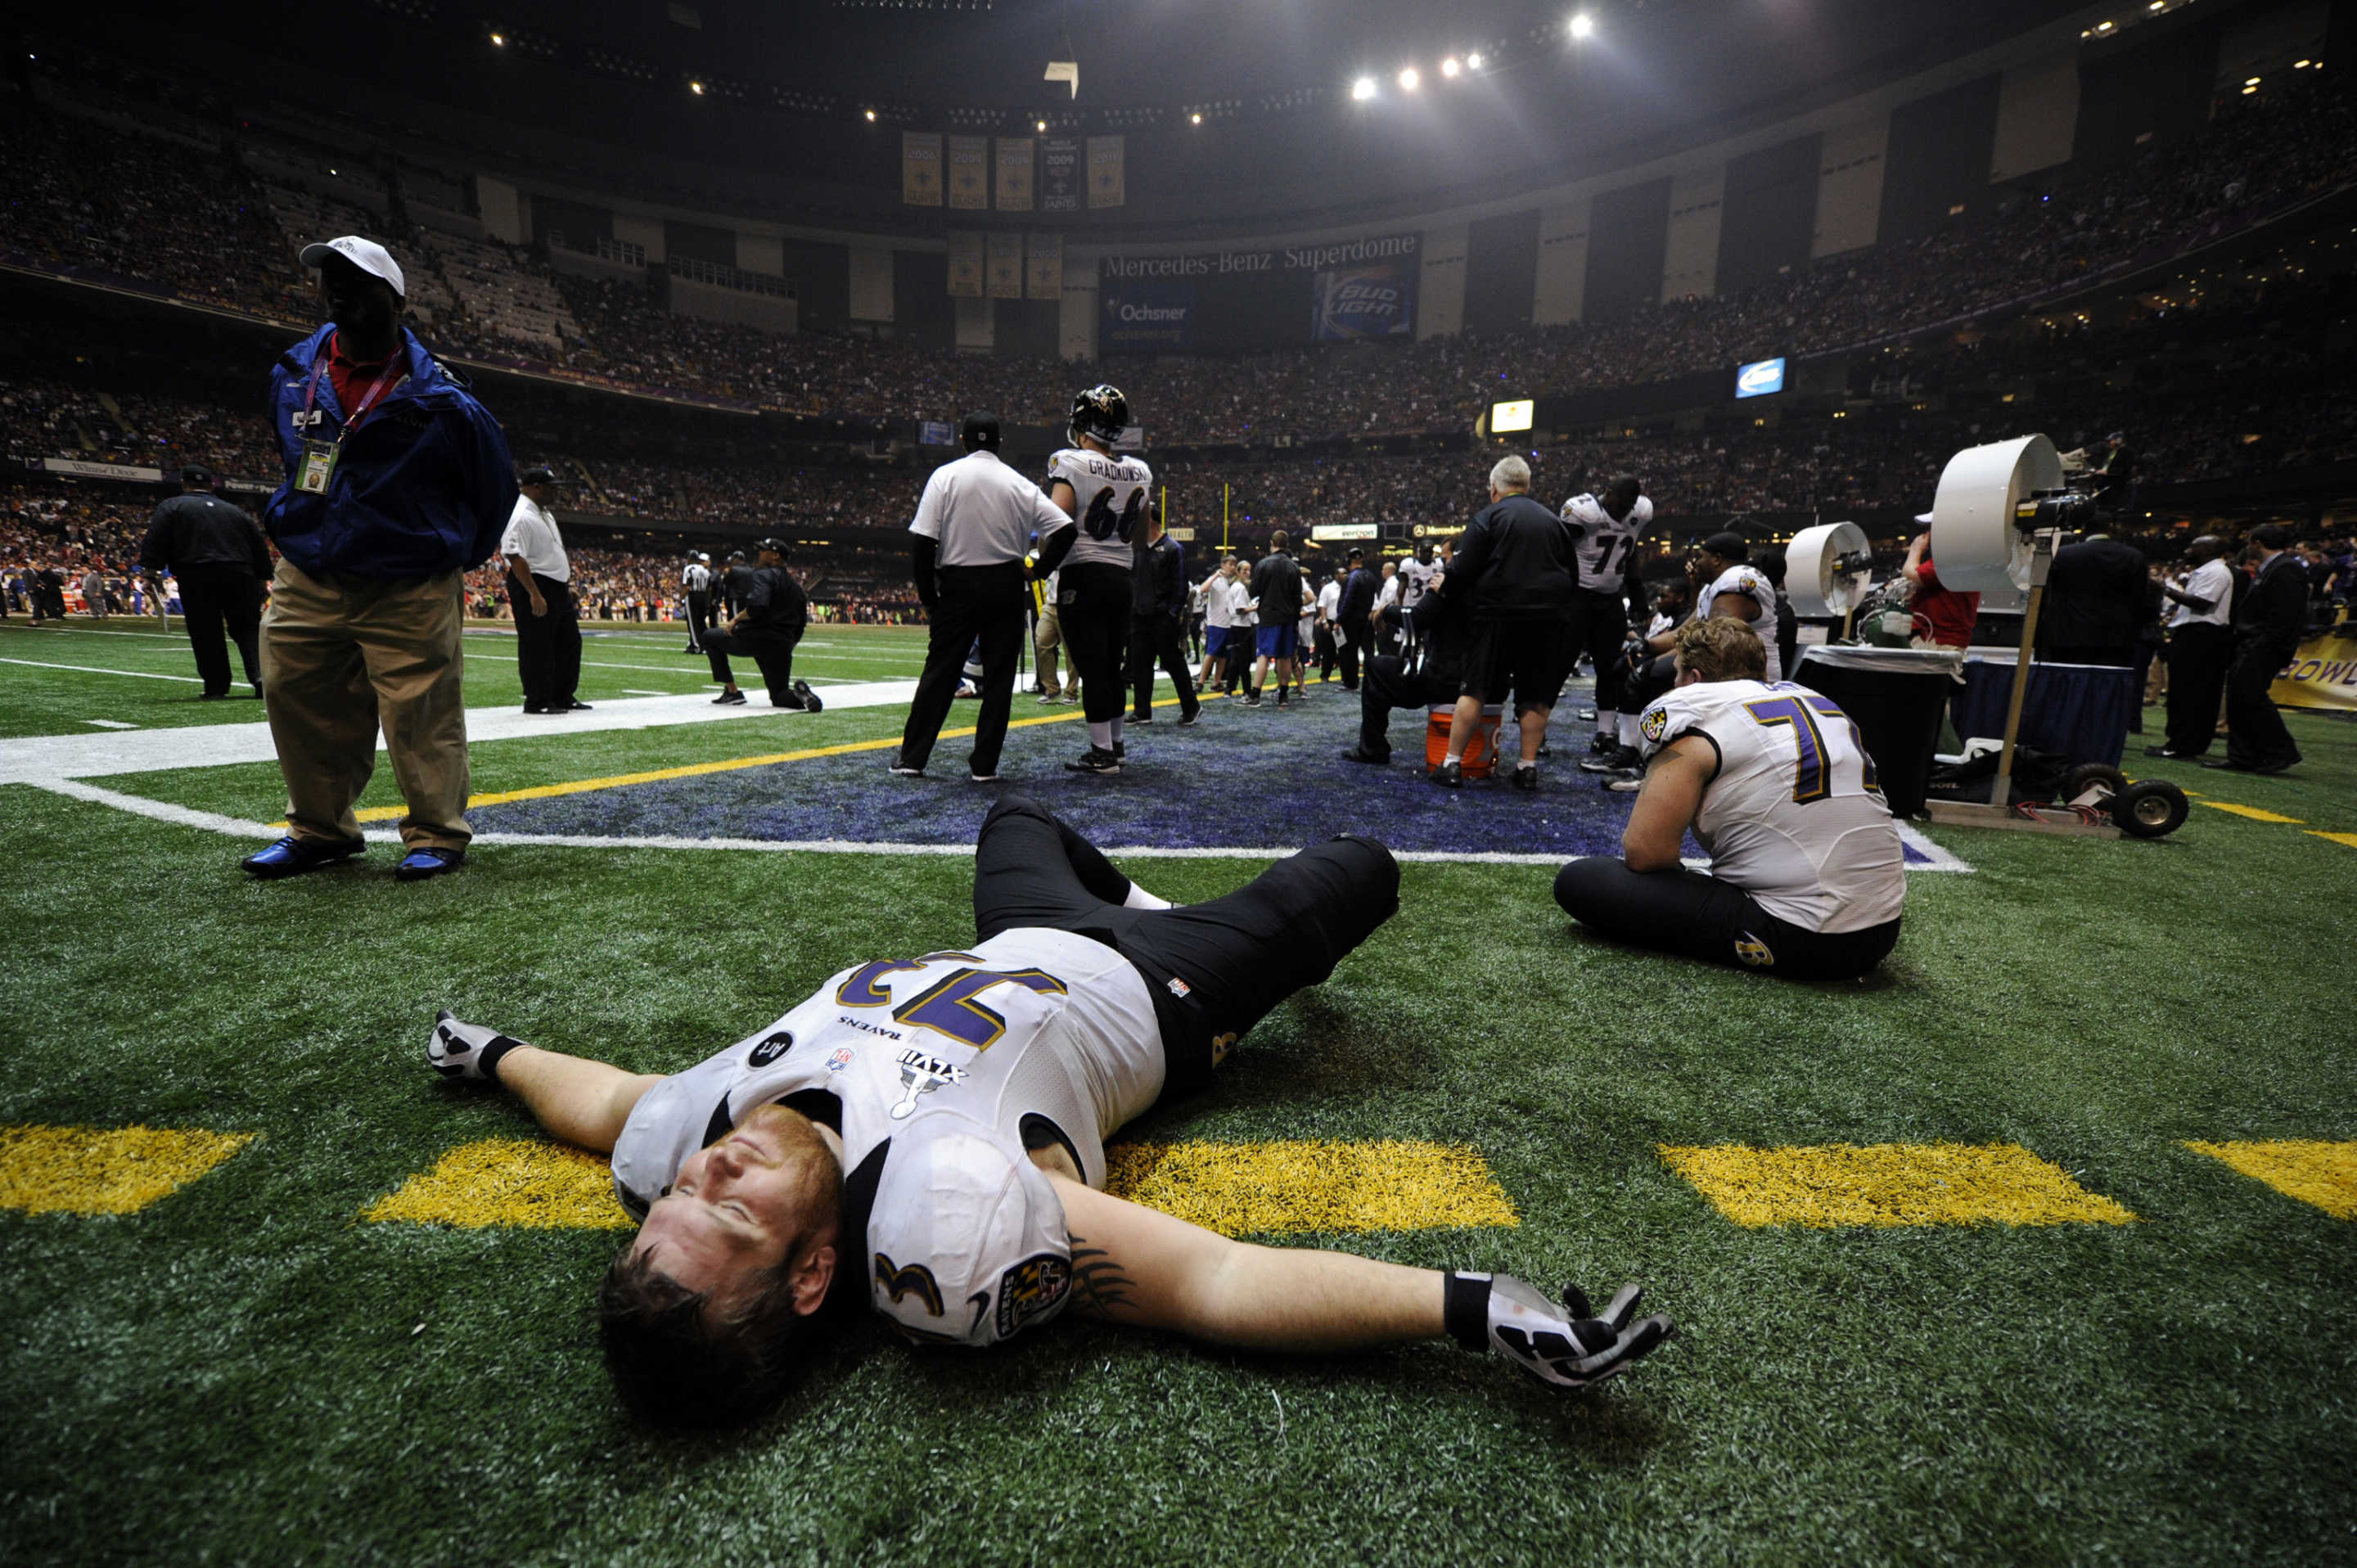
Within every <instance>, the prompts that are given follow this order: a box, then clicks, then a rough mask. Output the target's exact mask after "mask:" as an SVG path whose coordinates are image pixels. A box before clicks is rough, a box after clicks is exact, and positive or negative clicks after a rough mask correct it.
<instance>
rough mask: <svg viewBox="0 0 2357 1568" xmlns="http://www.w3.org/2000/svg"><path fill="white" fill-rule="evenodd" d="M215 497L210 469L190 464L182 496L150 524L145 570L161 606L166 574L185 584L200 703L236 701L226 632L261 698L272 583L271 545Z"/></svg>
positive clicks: (185, 623) (185, 625)
mask: <svg viewBox="0 0 2357 1568" xmlns="http://www.w3.org/2000/svg"><path fill="white" fill-rule="evenodd" d="M212 489H213V476H212V473H211V471H210V469H207V468H203V467H198V466H197V465H194V464H191V465H189V466H188V467H185V468H183V469H181V470H180V490H181V493H180V494H178V495H177V496H175V497H173V498H172V499H170V500H167V501H166V502H165V503H164V504H163V505H161V506H159V507H157V508H156V512H155V515H154V516H153V517H152V518H150V519H149V520H148V523H147V541H146V543H145V546H144V547H143V548H142V549H141V550H140V552H139V569H140V570H141V571H142V572H144V573H145V574H146V577H147V581H148V582H149V583H150V584H151V585H154V587H155V590H156V597H157V599H158V600H159V601H160V600H161V599H162V597H163V591H164V588H163V576H164V574H165V573H166V572H170V573H171V574H172V575H174V576H176V577H178V579H179V583H180V613H181V616H182V618H183V619H182V623H181V629H182V630H184V631H186V632H187V633H188V646H189V648H190V649H191V650H194V652H195V653H196V656H197V674H198V675H199V677H200V678H201V679H202V680H203V682H204V688H203V690H202V691H201V692H199V693H198V694H199V697H200V698H202V699H204V700H207V701H211V702H219V701H221V699H223V698H225V697H227V696H228V695H229V682H230V673H229V650H227V649H226V648H224V647H223V646H222V644H221V633H222V631H223V630H224V629H226V630H227V631H228V633H229V638H230V640H231V641H232V642H234V643H236V644H237V651H238V655H239V657H240V658H241V659H242V660H244V662H245V679H246V682H247V684H249V685H251V686H252V687H253V694H254V695H255V696H257V697H259V696H260V695H262V659H261V650H260V645H259V633H260V630H261V627H262V597H263V594H264V585H265V584H267V583H268V582H269V581H270V570H271V568H270V545H269V543H268V542H266V541H265V540H264V538H263V537H262V530H261V529H260V528H259V527H257V526H256V525H255V523H254V521H253V519H252V518H250V517H248V516H246V514H245V512H244V510H243V509H242V508H239V507H235V506H231V504H230V503H229V502H227V501H225V500H222V499H221V498H220V497H218V496H216V495H214V494H213V493H212Z"/></svg>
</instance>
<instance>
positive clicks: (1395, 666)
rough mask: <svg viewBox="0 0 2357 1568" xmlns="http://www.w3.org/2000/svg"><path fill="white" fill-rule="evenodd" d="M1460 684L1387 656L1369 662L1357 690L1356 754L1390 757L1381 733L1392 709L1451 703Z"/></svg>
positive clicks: (1454, 678)
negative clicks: (1357, 750) (1357, 747)
mask: <svg viewBox="0 0 2357 1568" xmlns="http://www.w3.org/2000/svg"><path fill="white" fill-rule="evenodd" d="M1462 684H1463V682H1461V681H1460V680H1459V679H1458V677H1457V676H1456V675H1454V674H1451V673H1448V672H1446V671H1420V670H1416V669H1415V668H1412V667H1411V666H1410V665H1409V664H1408V662H1407V660H1405V659H1400V658H1395V657H1394V656H1393V655H1391V654H1388V653H1385V654H1381V655H1378V656H1377V657H1375V658H1373V659H1370V660H1367V673H1366V679H1365V680H1364V681H1363V682H1361V683H1360V686H1359V750H1360V751H1361V753H1364V754H1365V755H1367V756H1371V757H1389V756H1390V755H1391V754H1392V743H1391V741H1390V739H1389V738H1388V737H1387V736H1385V735H1384V734H1383V731H1384V729H1385V728H1386V727H1388V725H1390V723H1391V716H1392V710H1393V709H1394V708H1430V707H1431V706H1432V705H1433V704H1434V703H1455V702H1456V701H1457V693H1458V687H1459V686H1460V685H1462Z"/></svg>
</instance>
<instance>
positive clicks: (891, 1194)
mask: <svg viewBox="0 0 2357 1568" xmlns="http://www.w3.org/2000/svg"><path fill="white" fill-rule="evenodd" d="M1162 1079H1163V1058H1162V1044H1161V1032H1160V1029H1159V1028H1158V1026H1157V1025H1156V1022H1155V1017H1154V1003H1153V999H1152V997H1151V996H1150V995H1149V994H1148V993H1147V992H1146V981H1145V978H1144V977H1143V976H1141V975H1140V974H1139V973H1138V972H1137V971H1136V970H1135V968H1134V967H1132V966H1131V964H1130V962H1129V961H1128V960H1127V959H1125V958H1124V957H1122V956H1121V954H1120V953H1118V952H1115V951H1114V950H1113V949H1112V948H1109V947H1106V946H1105V945H1103V943H1101V942H1095V941H1092V940H1089V939H1088V938H1086V937H1080V936H1074V935H1072V934H1071V932H1069V931H1057V930H1044V929H1023V930H1014V931H1006V932H1003V933H1001V934H1000V935H998V936H996V937H993V938H992V939H991V940H988V941H986V942H980V943H977V944H975V946H974V948H972V949H971V950H965V951H960V952H936V953H927V954H926V955H925V956H924V957H922V958H919V959H911V960H909V961H890V960H887V961H880V962H876V963H866V964H861V965H860V966H858V967H857V968H856V969H846V970H844V971H842V972H840V973H838V974H836V975H834V977H833V978H832V979H830V980H829V981H828V982H827V983H825V984H824V985H823V986H822V987H820V988H819V991H818V993H816V994H815V995H813V996H812V997H811V998H810V999H809V1000H808V1001H805V1002H804V1003H802V1004H801V1005H800V1006H798V1007H796V1008H794V1009H793V1010H792V1011H791V1012H790V1013H788V1014H786V1015H785V1016H783V1017H781V1018H780V1019H778V1020H777V1021H776V1022H775V1023H772V1024H770V1025H769V1026H767V1027H766V1028H763V1029H761V1030H759V1031H758V1032H757V1033H755V1034H753V1035H750V1036H747V1037H746V1038H745V1039H742V1040H739V1041H738V1042H737V1044H735V1045H733V1046H731V1047H728V1048H727V1049H726V1050H725V1051H722V1052H721V1053H720V1054H719V1055H717V1056H716V1057H713V1058H710V1059H708V1060H706V1061H705V1062H703V1063H702V1064H700V1065H699V1066H696V1067H693V1068H690V1069H688V1070H687V1071H685V1072H683V1073H677V1074H674V1075H673V1076H672V1077H670V1078H667V1079H663V1080H662V1082H661V1083H659V1084H657V1085H656V1086H655V1087H654V1088H653V1089H651V1090H648V1091H647V1093H646V1094H645V1095H644V1096H643V1097H641V1098H640V1101H639V1102H638V1105H637V1106H636V1107H635V1108H634V1109H633V1110H632V1111H631V1112H630V1120H629V1122H627V1123H626V1124H625V1125H624V1127H623V1129H622V1135H621V1136H620V1138H619V1139H618V1140H616V1142H615V1144H614V1191H615V1196H616V1197H619V1199H620V1200H621V1203H622V1207H623V1208H627V1209H629V1210H630V1213H632V1214H633V1215H636V1216H639V1217H640V1218H643V1217H644V1216H645V1214H646V1212H647V1208H648V1206H649V1205H651V1203H652V1202H653V1201H654V1200H655V1199H656V1198H657V1197H661V1196H662V1193H663V1192H664V1191H665V1190H666V1189H667V1188H668V1187H670V1185H671V1183H672V1181H673V1178H674V1177H675V1176H677V1175H678V1174H679V1167H680V1166H681V1165H683V1164H684V1163H685V1162H686V1160H687V1158H688V1156H689V1155H693V1154H694V1153H695V1152H696V1151H697V1150H698V1149H701V1148H703V1147H704V1146H705V1144H709V1143H711V1142H712V1141H714V1140H715V1139H716V1138H718V1137H720V1136H722V1135H723V1134H724V1133H726V1132H727V1131H728V1129H729V1128H731V1127H733V1126H735V1125H736V1124H737V1122H739V1121H740V1120H742V1119H743V1118H744V1117H745V1116H747V1115H748V1114H749V1113H750V1112H752V1111H754V1110H755V1109H756V1108H757V1107H759V1106H762V1105H768V1104H771V1103H774V1102H775V1101H780V1100H784V1099H786V1098H788V1097H789V1096H791V1095H797V1094H802V1093H806V1092H808V1091H810V1090H820V1091H823V1092H824V1093H828V1094H832V1095H833V1096H834V1098H835V1100H836V1101H837V1103H838V1104H839V1105H840V1106H841V1107H842V1125H841V1127H840V1129H839V1131H840V1132H841V1133H842V1134H843V1166H844V1171H845V1182H844V1236H843V1239H842V1240H841V1242H840V1244H839V1250H840V1251H841V1252H842V1260H841V1262H839V1263H838V1265H837V1267H838V1269H839V1270H840V1269H850V1270H855V1271H856V1273H857V1274H858V1275H859V1276H861V1277H864V1278H865V1279H866V1284H867V1289H868V1297H869V1300H870V1302H871V1303H872V1304H873V1305H874V1306H875V1308H876V1310H877V1312H879V1313H881V1314H883V1315H884V1316H886V1317H888V1318H890V1319H891V1320H892V1322H893V1324H894V1325H895V1326H897V1327H899V1329H900V1330H901V1331H902V1332H903V1333H904V1334H906V1335H908V1336H909V1337H911V1338H914V1339H922V1340H931V1341H943V1342H948V1343H954V1344H964V1345H987V1344H991V1343H994V1342H995V1341H997V1340H1000V1339H1006V1338H1008V1337H1012V1336H1013V1335H1014V1334H1016V1333H1017V1331H1019V1330H1020V1329H1022V1328H1024V1327H1025V1326H1028V1325H1030V1324H1032V1323H1037V1322H1041V1321H1044V1320H1045V1319H1047V1318H1049V1317H1052V1316H1055V1315H1056V1313H1057V1312H1059V1311H1060V1310H1061V1309H1062V1307H1063V1305H1064V1298H1065V1295H1066V1294H1067V1292H1068V1290H1069V1289H1070V1286H1071V1240H1070V1238H1069V1237H1068V1235H1067V1234H1066V1232H1065V1230H1064V1210H1063V1205H1062V1204H1061V1203H1060V1201H1059V1200H1058V1198H1057V1197H1056V1192H1055V1188H1054V1187H1052V1186H1051V1185H1050V1184H1049V1180H1048V1177H1047V1176H1046V1174H1045V1173H1044V1172H1042V1171H1041V1170H1040V1169H1039V1166H1037V1165H1033V1164H1032V1163H1031V1160H1030V1158H1029V1156H1028V1150H1030V1149H1035V1148H1047V1147H1050V1146H1060V1147H1061V1148H1063V1149H1064V1150H1065V1151H1067V1152H1068V1153H1069V1154H1070V1155H1071V1157H1072V1163H1073V1164H1074V1165H1077V1166H1078V1167H1079V1168H1080V1171H1081V1174H1082V1177H1083V1178H1084V1179H1085V1180H1086V1181H1087V1182H1088V1183H1089V1185H1090V1186H1092V1187H1102V1186H1103V1185H1104V1175H1105V1163H1104V1138H1105V1135H1106V1134H1107V1133H1111V1132H1113V1131H1114V1129H1115V1128H1117V1127H1119V1126H1120V1125H1121V1124H1122V1123H1123V1122H1126V1121H1128V1120H1129V1119H1130V1118H1131V1117H1133V1116H1135V1115H1137V1114H1138V1113H1139V1112H1142V1111H1144V1110H1145V1109H1146V1107H1147V1106H1149V1105H1151V1104H1153V1103H1154V1100H1155V1097H1156V1096H1157V1095H1158V1094H1160V1093H1161V1092H1162ZM863 1214H864V1216H865V1220H864V1225H865V1232H866V1233H865V1235H861V1234H859V1233H858V1232H859V1228H860V1226H861V1224H862V1216H863Z"/></svg>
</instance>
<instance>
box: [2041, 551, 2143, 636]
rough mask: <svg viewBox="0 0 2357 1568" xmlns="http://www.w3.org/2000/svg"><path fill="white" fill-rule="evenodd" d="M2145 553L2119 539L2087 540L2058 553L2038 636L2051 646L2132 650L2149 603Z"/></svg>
mask: <svg viewBox="0 0 2357 1568" xmlns="http://www.w3.org/2000/svg"><path fill="white" fill-rule="evenodd" d="M2146 582H2147V573H2146V571H2145V561H2144V552H2143V551H2141V550H2138V549H2137V548H2136V546H2135V545H2133V544H2123V543H2121V542H2119V541H2118V540H2116V539H2087V540H2082V541H2081V542H2078V543H2076V544H2066V545H2064V546H2063V547H2062V548H2061V549H2060V550H2058V551H2056V552H2055V553H2054V564H2053V566H2052V568H2051V569H2050V570H2049V572H2048V573H2047V576H2046V599H2045V603H2044V605H2043V606H2042V607H2040V611H2039V617H2038V640H2039V642H2040V645H2041V646H2043V647H2047V648H2126V647H2127V646H2129V645H2130V644H2132V643H2134V642H2135V641H2136V624H2137V617H2138V615H2139V613H2140V612H2141V610H2142V609H2143V607H2144V603H2145V584H2146Z"/></svg>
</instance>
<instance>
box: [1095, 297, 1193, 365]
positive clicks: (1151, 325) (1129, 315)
mask: <svg viewBox="0 0 2357 1568" xmlns="http://www.w3.org/2000/svg"><path fill="white" fill-rule="evenodd" d="M1103 301H1104V303H1103V310H1104V320H1103V323H1102V324H1101V325H1100V326H1099V328H1098V329H1097V344H1098V347H1099V348H1100V349H1102V350H1103V351H1104V352H1106V353H1113V354H1122V353H1127V354H1183V353H1185V352H1186V351H1187V350H1188V349H1190V348H1192V347H1193V346H1194V339H1195V332H1194V327H1195V285H1193V284H1191V283H1186V282H1178V281H1172V280H1166V279H1154V280H1150V281H1138V280H1132V281H1130V282H1126V283H1123V284H1121V285H1117V286H1114V287H1110V288H1107V289H1105V290H1103Z"/></svg>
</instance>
